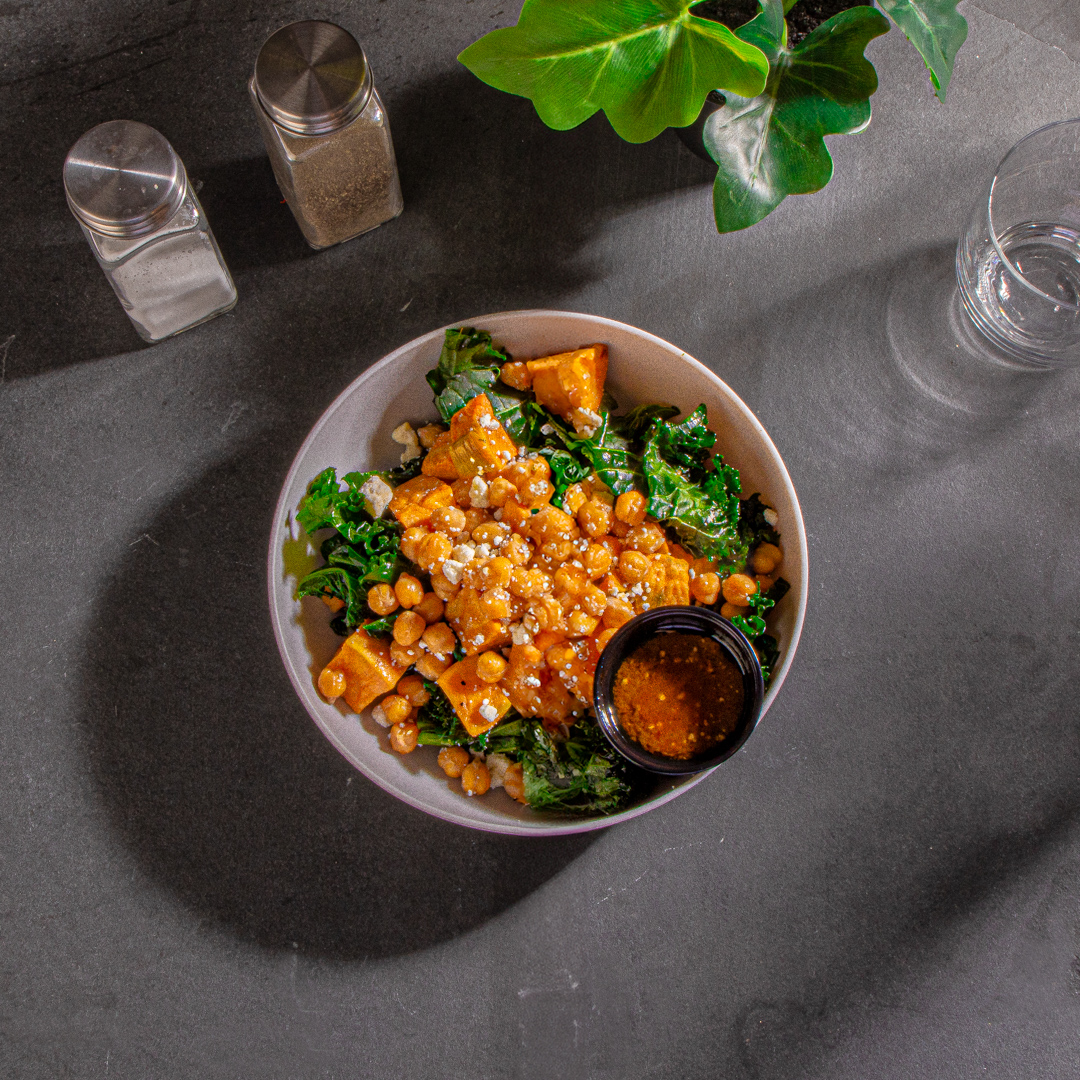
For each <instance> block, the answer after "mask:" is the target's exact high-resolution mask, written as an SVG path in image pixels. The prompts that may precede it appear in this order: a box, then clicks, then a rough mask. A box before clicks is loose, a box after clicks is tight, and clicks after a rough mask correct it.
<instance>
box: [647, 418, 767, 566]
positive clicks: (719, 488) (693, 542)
mask: <svg viewBox="0 0 1080 1080" xmlns="http://www.w3.org/2000/svg"><path fill="white" fill-rule="evenodd" d="M715 442H716V436H715V435H714V434H713V433H712V432H711V431H709V428H708V416H707V414H706V410H705V406H704V405H699V406H698V407H697V408H696V409H695V410H694V411H693V412H692V413H691V414H690V415H689V416H688V417H686V419H685V420H682V421H680V422H679V423H677V424H676V423H671V422H669V421H667V420H661V419H656V420H654V421H653V422H652V425H651V426H650V427H649V430H648V432H647V434H646V436H645V453H644V455H643V466H644V472H645V478H646V481H647V483H648V488H649V513H650V514H652V515H653V517H655V518H657V519H658V520H660V521H663V522H665V523H666V524H668V525H670V526H671V527H672V528H674V529H675V531H676V532H677V533H678V534H679V537H680V538H681V539H682V541H683V543H685V545H686V546H687V547H688V548H690V549H691V550H692V551H694V552H695V553H697V554H700V555H703V556H704V557H705V558H708V559H715V560H716V561H718V562H720V563H721V564H722V565H723V566H728V567H731V568H735V567H741V566H742V565H743V564H744V563H745V562H746V556H747V550H748V549H747V546H746V542H745V540H744V539H743V538H742V537H741V536H740V535H739V531H738V524H739V495H740V493H741V491H742V485H741V482H740V480H739V473H738V470H737V469H735V468H733V467H732V466H730V465H726V464H724V461H723V458H721V457H720V455H719V454H717V455H716V456H715V457H712V456H710V454H709V451H710V450H711V449H712V446H713V444H714V443H715Z"/></svg>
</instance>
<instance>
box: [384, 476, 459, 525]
mask: <svg viewBox="0 0 1080 1080" xmlns="http://www.w3.org/2000/svg"><path fill="white" fill-rule="evenodd" d="M453 501H454V493H453V492H452V491H451V490H450V485H449V484H447V483H444V482H443V481H442V480H439V479H438V478H437V477H434V476H417V477H416V478H415V479H413V480H406V481H405V483H404V484H400V485H399V486H398V487H396V488H394V497H393V498H392V499H391V500H390V513H391V514H393V515H394V517H396V518H397V519H398V521H400V522H401V524H402V525H404V526H405V528H406V529H410V528H412V526H414V525H423V524H424V523H425V522H427V521H430V520H431V515H432V514H433V513H434V512H435V511H436V510H438V509H439V507H440V506H449V505H450V504H451V503H452V502H453Z"/></svg>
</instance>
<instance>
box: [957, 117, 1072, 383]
mask: <svg viewBox="0 0 1080 1080" xmlns="http://www.w3.org/2000/svg"><path fill="white" fill-rule="evenodd" d="M956 278H957V282H958V284H959V287H960V295H961V297H962V298H963V302H964V309H965V311H966V312H967V314H968V315H969V316H970V318H971V321H972V322H973V323H974V324H975V326H976V327H977V328H978V329H979V331H980V332H981V333H982V334H983V336H984V337H986V338H987V339H988V340H989V341H990V342H991V343H992V344H994V345H996V346H997V347H998V348H999V349H1001V350H1002V351H1004V352H1005V353H1007V354H1008V355H1009V356H1011V357H1013V358H1014V359H1017V360H1020V361H1023V362H1025V363H1027V364H1031V365H1035V366H1038V367H1056V366H1061V365H1065V364H1074V363H1077V362H1080V119H1076V120H1061V121H1058V122H1057V123H1054V124H1047V125H1046V127H1042V128H1039V129H1038V131H1033V132H1032V133H1031V134H1030V135H1027V136H1025V137H1024V138H1023V139H1021V140H1020V141H1019V142H1018V143H1017V144H1016V145H1015V146H1014V147H1013V148H1012V149H1011V150H1010V151H1009V152H1008V153H1007V154H1006V155H1005V157H1004V158H1003V159H1002V161H1001V164H1000V165H998V167H997V171H996V172H995V173H994V175H993V177H991V179H990V183H989V185H988V186H987V188H986V189H985V192H984V194H983V196H982V197H981V198H980V200H979V201H978V202H977V203H976V205H975V208H974V210H973V211H972V213H971V218H970V220H969V222H968V227H967V231H966V232H965V234H964V235H963V237H962V238H961V240H960V243H959V244H958V245H957V249H956Z"/></svg>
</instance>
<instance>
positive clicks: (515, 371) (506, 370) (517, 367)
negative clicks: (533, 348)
mask: <svg viewBox="0 0 1080 1080" xmlns="http://www.w3.org/2000/svg"><path fill="white" fill-rule="evenodd" d="M499 378H500V379H502V381H503V382H504V383H506V385H507V386H512V387H513V388H514V389H515V390H528V389H529V387H530V386H532V379H533V377H532V372H531V371H530V370H529V365H528V364H526V363H525V362H524V361H522V360H507V362H506V363H505V364H503V366H502V368H500V370H499Z"/></svg>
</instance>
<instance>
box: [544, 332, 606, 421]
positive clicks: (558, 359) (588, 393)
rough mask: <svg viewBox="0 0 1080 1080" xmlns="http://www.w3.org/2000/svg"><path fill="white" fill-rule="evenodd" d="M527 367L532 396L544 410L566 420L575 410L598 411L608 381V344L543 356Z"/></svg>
mask: <svg viewBox="0 0 1080 1080" xmlns="http://www.w3.org/2000/svg"><path fill="white" fill-rule="evenodd" d="M527 366H528V368H529V372H530V374H531V375H532V388H533V393H534V394H535V395H536V400H537V401H538V402H540V404H541V405H543V406H544V407H545V408H547V409H550V410H551V411H552V412H553V413H558V415H559V416H561V417H563V419H566V420H569V419H570V414H571V413H572V412H573V411H574V410H575V409H588V410H589V411H590V412H597V411H599V409H600V402H601V400H602V399H603V396H604V380H605V379H606V378H607V366H608V352H607V346H606V345H590V346H589V347H588V348H585V349H575V350H574V351H573V352H567V353H559V354H558V355H556V356H544V357H541V358H540V359H539V360H529V361H528V364H527Z"/></svg>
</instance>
